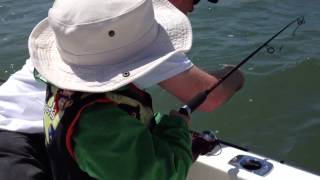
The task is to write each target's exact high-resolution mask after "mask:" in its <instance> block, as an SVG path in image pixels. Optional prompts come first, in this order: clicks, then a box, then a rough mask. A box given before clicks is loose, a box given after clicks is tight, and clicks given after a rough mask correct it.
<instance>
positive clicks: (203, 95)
mask: <svg viewBox="0 0 320 180" xmlns="http://www.w3.org/2000/svg"><path fill="white" fill-rule="evenodd" d="M296 22H297V27H296V28H295V30H294V31H293V34H294V33H295V32H296V30H297V29H298V28H299V27H300V26H301V25H303V24H305V20H304V17H303V16H302V17H299V18H296V19H294V20H293V21H291V22H290V23H289V24H287V25H286V26H285V27H283V28H282V29H281V30H280V31H279V32H277V33H276V34H274V35H273V36H272V37H271V38H270V39H268V40H267V41H266V42H264V43H263V44H262V45H261V46H259V47H258V48H257V49H256V50H254V51H253V52H252V53H251V54H250V55H249V56H247V57H246V58H245V59H243V60H242V61H241V62H240V63H239V64H238V65H236V66H235V67H234V68H232V69H231V70H230V71H229V72H228V73H226V74H225V75H224V76H223V77H222V78H220V79H219V80H218V82H217V83H215V84H214V85H213V86H212V87H210V88H209V89H207V90H205V91H202V92H200V93H198V94H197V95H196V96H195V97H193V98H192V99H191V100H190V101H189V102H188V103H187V104H185V105H184V106H182V107H181V108H180V109H179V112H180V113H181V114H184V115H187V116H189V115H190V114H191V113H192V112H193V111H194V110H196V109H197V108H198V107H199V106H200V105H201V104H202V103H203V102H204V101H205V100H206V99H207V97H208V95H209V94H210V93H211V92H212V91H213V90H215V89H216V88H217V87H218V86H219V85H220V84H221V83H222V82H224V81H225V80H226V79H227V78H228V77H229V76H230V75H232V74H233V73H234V72H235V71H236V70H237V69H239V68H240V67H241V66H242V65H243V64H244V63H246V62H247V61H248V60H250V59H251V58H252V57H253V56H254V55H255V54H257V53H258V52H259V51H260V50H261V49H262V48H264V47H266V46H268V44H269V43H270V42H271V41H272V40H273V39H274V38H276V37H277V36H279V35H280V34H281V33H282V32H283V31H285V30H286V29H287V28H289V27H290V26H291V25H292V24H294V23H296Z"/></svg>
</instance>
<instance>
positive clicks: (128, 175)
mask: <svg viewBox="0 0 320 180" xmlns="http://www.w3.org/2000/svg"><path fill="white" fill-rule="evenodd" d="M73 139H74V142H75V146H74V152H75V157H76V161H77V163H78V164H79V167H80V168H81V169H82V170H83V171H85V172H87V173H88V174H89V175H90V176H91V177H93V178H96V179H121V180H126V179H128V180H129V179H130V180H134V179H137V180H143V179H146V180H157V179H159V180H169V179H170V180H178V179H185V178H186V176H187V173H188V169H189V167H190V166H191V164H192V153H191V138H190V135H189V130H188V126H187V124H186V123H185V121H184V120H182V119H180V118H179V117H175V116H168V115H165V116H162V118H161V121H160V122H159V123H158V125H157V126H156V127H155V129H154V131H153V133H151V132H150V131H149V129H148V128H147V127H146V126H145V125H144V124H142V123H141V122H140V121H138V120H137V119H135V118H133V117H131V116H129V115H128V114H127V113H126V112H124V111H122V110H121V109H118V108H116V107H114V106H112V105H106V104H104V105H102V104H97V105H94V106H92V107H90V108H88V109H86V110H85V112H84V113H83V114H82V115H81V117H80V119H79V124H78V131H77V133H76V134H75V135H74V137H73Z"/></svg>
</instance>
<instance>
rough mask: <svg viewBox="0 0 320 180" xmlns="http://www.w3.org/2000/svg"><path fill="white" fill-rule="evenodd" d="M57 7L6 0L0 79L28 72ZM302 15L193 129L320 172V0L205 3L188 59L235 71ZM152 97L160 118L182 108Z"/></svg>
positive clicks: (0, 13) (195, 20)
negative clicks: (42, 24)
mask: <svg viewBox="0 0 320 180" xmlns="http://www.w3.org/2000/svg"><path fill="white" fill-rule="evenodd" d="M52 3H53V1H51V0H50V1H49V0H19V1H13V0H0V79H2V80H5V79H7V78H8V77H9V76H10V74H12V73H14V72H15V71H17V70H19V69H20V68H21V67H22V65H23V64H24V62H25V60H26V58H28V49H27V39H28V36H29V34H30V32H31V30H32V28H33V27H34V26H35V25H36V24H37V23H38V22H39V21H40V20H42V19H43V18H45V17H46V16H47V11H48V9H49V7H50V6H51V5H52ZM301 16H303V17H304V20H305V23H304V24H302V25H301V26H299V27H298V26H297V24H294V25H292V26H291V27H290V28H288V29H287V30H286V31H285V32H284V33H282V34H281V35H280V36H278V37H277V38H276V39H275V40H274V41H272V42H271V43H269V44H268V46H269V48H273V49H269V52H268V51H267V49H262V51H261V52H259V53H258V54H257V55H256V56H254V57H253V58H252V59H251V60H250V61H249V62H248V63H246V64H245V65H244V66H243V67H241V71H242V72H243V73H244V76H245V79H246V80H245V85H244V87H243V88H242V89H241V91H240V92H238V93H237V94H236V95H235V96H233V97H232V98H231V99H230V100H229V101H228V102H227V103H226V104H224V105H223V106H221V107H220V108H218V109H217V110H216V111H214V112H210V113H204V112H195V113H194V114H193V115H192V118H193V124H192V128H193V129H195V130H198V131H202V130H207V129H210V130H213V131H214V132H216V134H217V136H218V137H219V138H221V139H223V140H225V141H228V142H231V143H234V144H238V145H240V146H243V147H247V148H249V149H250V150H251V151H253V152H256V153H258V154H261V155H265V156H268V157H270V158H273V159H276V160H283V161H284V162H285V163H288V164H291V165H294V166H297V167H300V168H303V169H307V170H310V171H314V172H317V173H319V172H320V154H319V153H320V141H319V139H320V18H319V17H320V1H319V0H305V1H301V0H281V1H277V0H220V2H219V3H218V4H210V3H208V2H206V1H204V0H202V1H201V2H200V4H199V5H198V6H196V7H195V10H194V12H193V13H191V14H190V15H189V17H190V20H191V22H192V26H193V33H194V43H193V48H192V50H191V51H190V52H189V53H188V56H189V58H190V59H191V60H192V61H193V63H194V64H196V65H197V66H199V67H201V68H203V69H205V70H206V71H209V72H210V71H214V70H218V69H221V68H222V67H223V65H225V64H237V63H239V62H240V61H241V60H242V59H244V58H245V57H246V56H248V55H249V54H250V53H251V52H252V51H254V50H255V49H256V48H257V47H259V46H260V45H261V44H263V43H264V42H265V41H266V40H267V39H269V38H270V37H271V36H273V35H274V34H275V33H276V32H278V31H279V30H280V29H281V28H282V27H284V26H285V25H287V24H288V23H289V22H291V21H293V20H294V19H296V18H298V17H301ZM296 27H298V28H297V29H296ZM270 50H274V52H273V53H270ZM148 91H149V92H151V93H152V94H153V95H154V106H155V107H154V108H155V110H156V111H161V112H168V111H169V110H170V109H179V107H180V106H182V104H181V102H179V101H178V100H177V99H175V98H174V97H172V96H171V95H169V94H168V93H166V92H165V91H164V90H162V89H160V88H159V87H157V86H155V87H152V88H150V89H148Z"/></svg>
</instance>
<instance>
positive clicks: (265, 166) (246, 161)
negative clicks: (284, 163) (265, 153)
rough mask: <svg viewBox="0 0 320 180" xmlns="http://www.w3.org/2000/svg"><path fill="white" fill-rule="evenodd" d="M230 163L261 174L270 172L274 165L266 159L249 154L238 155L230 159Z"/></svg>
mask: <svg viewBox="0 0 320 180" xmlns="http://www.w3.org/2000/svg"><path fill="white" fill-rule="evenodd" d="M229 164H231V165H233V166H235V167H236V168H239V169H243V170H246V171H249V172H252V173H254V174H257V175H259V176H264V175H266V174H267V173H268V172H270V171H271V170H272V168H273V165H272V164H271V163H270V162H268V161H267V160H264V159H259V158H256V157H253V156H248V155H238V156H236V157H234V158H232V159H231V160H230V161H229Z"/></svg>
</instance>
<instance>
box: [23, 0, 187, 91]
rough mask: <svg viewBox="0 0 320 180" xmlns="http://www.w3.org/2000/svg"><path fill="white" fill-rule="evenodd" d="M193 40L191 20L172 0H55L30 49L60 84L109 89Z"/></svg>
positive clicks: (39, 65) (51, 78)
mask: <svg viewBox="0 0 320 180" xmlns="http://www.w3.org/2000/svg"><path fill="white" fill-rule="evenodd" d="M191 44H192V30H191V25H190V22H189V20H188V18H187V17H186V16H185V15H184V14H183V13H182V12H180V11H179V10H178V9H176V8H175V7H174V6H173V5H172V4H171V3H170V2H168V1H167V0H56V1H55V3H54V5H53V7H52V8H51V9H50V10H49V14H48V17H47V18H46V19H44V20H42V21H41V22H40V23H39V24H38V25H37V26H36V27H35V28H34V29H33V31H32V32H31V35H30V37H29V52H30V58H31V60H32V62H33V63H34V66H35V68H36V70H37V71H38V72H39V73H40V74H41V75H42V76H43V77H44V78H45V79H46V80H47V81H49V82H50V83H52V84H54V85H56V86H57V87H59V88H63V89H69V90H76V91H84V92H106V91H112V90H115V89H117V88H119V87H121V86H124V85H126V84H128V83H130V82H132V81H134V80H135V79H137V78H139V77H141V76H143V75H145V74H146V73H147V72H149V71H151V70H152V69H153V68H155V67H156V66H158V65H159V64H161V63H162V62H164V61H165V60H167V59H168V58H170V57H171V56H172V55H174V54H176V53H179V52H186V51H188V50H189V49H190V48H191Z"/></svg>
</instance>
